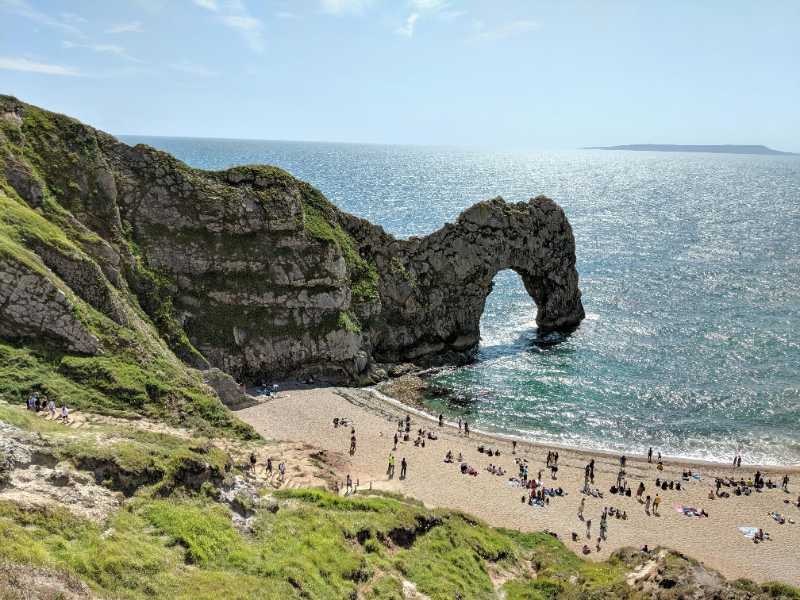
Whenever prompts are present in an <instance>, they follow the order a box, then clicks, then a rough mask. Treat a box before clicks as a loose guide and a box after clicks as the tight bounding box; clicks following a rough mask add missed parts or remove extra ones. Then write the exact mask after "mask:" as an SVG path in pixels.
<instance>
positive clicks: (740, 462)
mask: <svg viewBox="0 0 800 600" xmlns="http://www.w3.org/2000/svg"><path fill="white" fill-rule="evenodd" d="M736 466H737V467H739V468H741V467H742V455H741V454H740V455H739V458H738V459H737V462H736Z"/></svg>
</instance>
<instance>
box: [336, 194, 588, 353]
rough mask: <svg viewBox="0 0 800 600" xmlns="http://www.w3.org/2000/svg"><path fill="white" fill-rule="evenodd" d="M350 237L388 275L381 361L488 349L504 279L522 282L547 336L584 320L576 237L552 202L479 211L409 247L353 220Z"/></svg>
mask: <svg viewBox="0 0 800 600" xmlns="http://www.w3.org/2000/svg"><path fill="white" fill-rule="evenodd" d="M349 228H350V229H351V231H352V233H353V235H354V237H356V239H358V240H359V241H360V243H361V244H362V247H366V248H369V249H370V250H371V251H372V253H373V255H374V256H375V260H376V264H377V265H378V270H379V272H380V273H381V283H380V291H381V303H382V306H381V311H380V313H379V314H378V315H376V317H375V318H374V319H373V320H372V323H373V326H372V328H371V330H370V333H371V339H372V340H373V342H374V345H373V352H374V355H375V356H376V357H377V358H378V359H379V360H381V361H384V362H392V363H396V362H402V361H405V360H408V361H412V362H430V361H434V362H435V361H436V360H437V357H441V356H444V357H448V356H449V357H451V360H453V359H455V360H457V359H458V357H459V356H463V355H464V353H465V352H467V351H469V350H470V349H471V348H473V347H474V346H475V345H476V344H477V343H478V341H479V339H480V331H479V322H480V318H481V314H482V313H483V308H484V305H485V303H486V297H487V296H488V295H489V293H490V292H491V290H492V280H493V279H494V276H495V275H496V274H497V273H498V272H499V271H502V270H504V269H513V270H514V271H516V272H517V273H518V274H519V275H520V277H521V278H522V281H523V283H524V285H525V289H526V290H527V291H528V293H529V294H530V295H531V297H532V298H533V299H534V301H535V302H536V306H537V314H536V322H537V324H538V326H539V328H540V330H553V329H567V328H571V327H575V326H577V325H578V324H579V323H580V321H581V320H582V319H583V317H584V311H583V306H582V304H581V293H580V290H579V289H578V273H577V271H576V270H575V239H574V237H573V235H572V228H571V227H570V225H569V222H568V221H567V218H566V216H565V214H564V211H563V210H562V209H561V207H559V206H558V205H557V204H556V203H555V202H553V201H552V200H550V199H549V198H546V197H544V196H539V197H536V198H533V199H532V200H530V201H529V202H522V203H517V204H508V203H506V202H505V201H503V199H502V198H496V199H494V200H490V201H487V202H480V203H478V204H475V205H474V206H472V207H471V208H469V209H467V210H465V211H464V212H463V213H462V214H461V215H460V216H459V217H458V219H457V221H456V223H455V224H448V225H445V226H444V227H443V228H442V229H440V230H439V231H436V232H434V233H432V234H431V235H429V236H427V237H424V238H412V239H410V240H407V241H402V240H395V239H393V238H391V237H390V236H387V235H385V234H383V232H382V231H380V230H377V228H372V230H370V228H369V227H368V226H366V225H365V224H364V223H363V222H356V221H355V220H353V219H350V223H349Z"/></svg>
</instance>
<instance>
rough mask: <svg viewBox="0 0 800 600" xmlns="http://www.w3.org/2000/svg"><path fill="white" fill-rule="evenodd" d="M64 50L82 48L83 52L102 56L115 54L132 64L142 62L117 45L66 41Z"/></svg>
mask: <svg viewBox="0 0 800 600" xmlns="http://www.w3.org/2000/svg"><path fill="white" fill-rule="evenodd" d="M64 48H81V49H83V50H91V51H92V52H97V53H100V54H113V55H114V56H119V57H120V58H124V59H125V60H129V61H131V62H137V63H140V62H142V61H141V60H139V59H138V58H135V57H133V56H131V55H130V54H128V51H127V50H125V48H123V47H122V46H119V45H117V44H78V43H75V42H70V41H64Z"/></svg>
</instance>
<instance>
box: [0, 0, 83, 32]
mask: <svg viewBox="0 0 800 600" xmlns="http://www.w3.org/2000/svg"><path fill="white" fill-rule="evenodd" d="M0 9H2V10H4V11H7V12H10V13H13V14H15V15H17V16H19V17H23V18H25V19H29V20H31V21H33V22H34V23H38V24H39V25H44V26H45V27H52V28H53V29H59V30H61V31H63V32H65V33H69V34H71V35H75V36H78V37H83V32H82V31H81V30H80V29H78V27H76V26H75V24H74V23H76V22H81V19H82V17H78V16H77V15H73V14H71V13H62V15H61V18H55V17H51V16H50V15H49V14H47V13H45V12H42V11H40V10H38V9H36V8H34V7H33V6H31V4H30V3H29V2H28V1H27V0H0Z"/></svg>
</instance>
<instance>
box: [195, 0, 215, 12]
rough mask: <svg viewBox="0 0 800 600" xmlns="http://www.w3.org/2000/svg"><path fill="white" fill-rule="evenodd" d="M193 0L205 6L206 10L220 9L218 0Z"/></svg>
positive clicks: (198, 4)
mask: <svg viewBox="0 0 800 600" xmlns="http://www.w3.org/2000/svg"><path fill="white" fill-rule="evenodd" d="M192 1H193V2H194V3H195V4H196V5H197V6H199V7H200V8H205V9H206V10H210V11H212V12H217V11H218V10H219V5H218V4H217V0H192Z"/></svg>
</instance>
